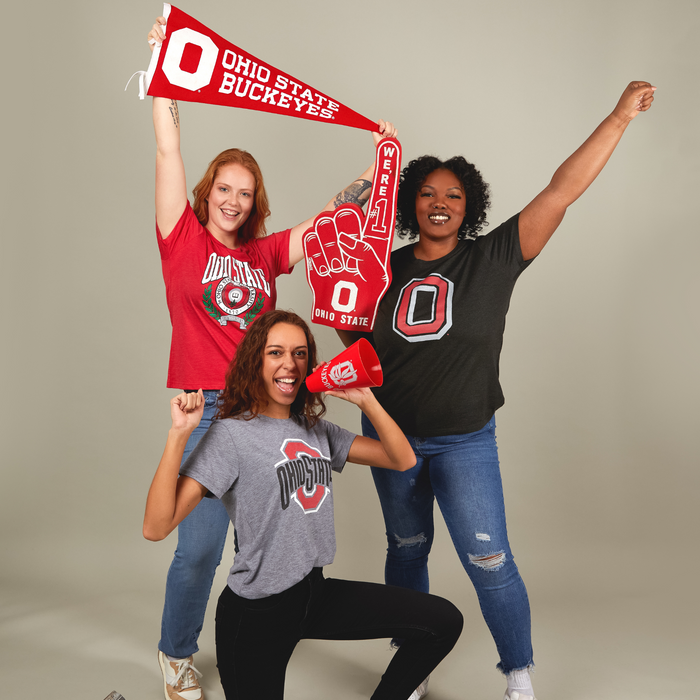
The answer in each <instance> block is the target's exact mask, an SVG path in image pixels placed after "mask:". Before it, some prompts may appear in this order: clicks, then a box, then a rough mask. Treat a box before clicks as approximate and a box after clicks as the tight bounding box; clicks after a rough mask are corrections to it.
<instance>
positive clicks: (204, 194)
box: [192, 148, 270, 243]
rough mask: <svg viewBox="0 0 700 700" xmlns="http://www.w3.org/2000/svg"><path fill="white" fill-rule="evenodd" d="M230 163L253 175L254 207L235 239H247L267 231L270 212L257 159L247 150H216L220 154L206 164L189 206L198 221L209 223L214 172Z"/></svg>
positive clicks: (203, 224)
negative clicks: (205, 169) (207, 165)
mask: <svg viewBox="0 0 700 700" xmlns="http://www.w3.org/2000/svg"><path fill="white" fill-rule="evenodd" d="M233 163H235V164H237V165H242V166H243V167H244V168H246V170H249V171H250V172H251V174H252V175H253V177H254V178H255V196H254V197H253V209H252V210H251V212H250V216H248V218H247V219H246V220H245V222H244V223H243V225H242V226H241V227H240V228H239V229H238V239H239V240H240V242H241V243H246V242H247V241H249V240H251V239H252V238H262V237H263V236H264V235H265V234H266V233H267V229H266V228H265V220H266V219H267V217H268V216H270V203H269V202H268V199H267V192H266V191H265V183H264V182H263V176H262V171H261V170H260V166H259V165H258V162H257V161H256V160H255V158H253V156H251V155H250V153H248V151H241V150H240V149H239V148H229V149H228V150H226V151H222V152H221V153H219V155H218V156H216V158H214V160H213V161H212V162H211V163H209V167H208V168H207V171H206V172H205V173H204V176H203V177H202V179H201V180H200V181H199V182H198V183H197V185H196V186H195V188H194V189H193V190H192V194H193V195H194V204H193V205H192V209H193V211H194V214H195V216H196V217H197V219H198V220H199V223H200V224H202V226H206V225H207V223H209V206H208V202H207V200H208V198H209V193H210V192H211V188H212V186H213V185H214V180H216V176H217V175H218V174H219V170H220V169H221V168H222V167H223V166H225V165H231V164H233Z"/></svg>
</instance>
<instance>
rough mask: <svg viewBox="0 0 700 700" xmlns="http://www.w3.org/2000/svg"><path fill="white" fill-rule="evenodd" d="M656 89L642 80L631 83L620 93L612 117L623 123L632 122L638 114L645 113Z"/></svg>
mask: <svg viewBox="0 0 700 700" xmlns="http://www.w3.org/2000/svg"><path fill="white" fill-rule="evenodd" d="M655 90H656V88H655V87H654V86H653V85H652V84H651V83H647V82H645V81H643V80H637V81H634V82H631V83H630V84H629V85H628V86H627V87H626V88H625V91H624V92H623V93H622V97H620V99H619V101H618V103H617V105H616V107H615V109H614V110H613V115H615V116H616V117H618V118H619V119H621V120H624V121H632V120H633V119H634V118H635V117H636V116H637V115H638V114H639V113H640V112H646V111H647V110H648V109H649V108H650V107H651V103H652V102H653V101H654V91H655Z"/></svg>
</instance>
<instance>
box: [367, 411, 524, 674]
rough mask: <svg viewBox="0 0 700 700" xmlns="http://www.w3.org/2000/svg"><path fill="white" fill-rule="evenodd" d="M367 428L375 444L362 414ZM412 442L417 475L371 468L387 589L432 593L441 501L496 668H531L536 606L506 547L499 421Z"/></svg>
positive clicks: (375, 435)
mask: <svg viewBox="0 0 700 700" xmlns="http://www.w3.org/2000/svg"><path fill="white" fill-rule="evenodd" d="M362 429H363V433H364V435H366V436H368V437H372V438H375V439H376V438H377V434H376V432H375V430H374V428H373V426H372V424H371V423H370V422H369V420H368V419H367V417H366V416H364V415H363V416H362ZM406 437H407V438H408V441H409V442H410V444H411V447H413V450H414V452H415V454H416V459H417V464H416V466H415V467H413V469H409V470H408V471H406V472H395V471H391V470H390V469H376V468H373V469H372V476H373V477H374V483H375V486H376V488H377V493H378V494H379V500H380V501H381V504H382V511H383V513H384V522H385V524H386V531H387V540H388V543H389V546H388V549H387V558H386V569H385V578H386V583H388V584H391V585H394V586H403V587H404V588H411V589H413V590H416V591H423V592H424V593H427V592H428V555H429V554H430V548H431V546H432V544H433V536H434V533H435V530H434V524H433V502H434V500H435V499H437V502H438V506H439V507H440V511H441V512H442V515H443V518H444V519H445V523H446V524H447V529H448V530H449V533H450V537H451V538H452V542H453V543H454V546H455V549H456V550H457V554H458V555H459V558H460V561H461V562H462V565H463V566H464V569H465V571H466V572H467V574H468V575H469V578H470V579H471V581H472V583H473V584H474V588H475V589H476V593H477V596H478V598H479V604H480V606H481V612H482V614H483V616H484V620H485V621H486V624H487V625H488V627H489V630H490V631H491V635H492V636H493V639H494V641H495V643H496V648H497V650H498V654H499V656H500V658H501V661H500V663H499V664H498V667H499V668H500V669H501V670H502V671H503V672H504V673H509V672H510V671H513V670H516V669H523V668H527V667H529V666H531V665H533V660H532V641H531V636H530V604H529V601H528V597H527V591H526V590H525V584H524V583H523V580H522V578H521V577H520V573H519V572H518V567H517V566H516V565H515V562H514V561H513V554H512V552H511V550H510V545H509V543H508V532H507V530H506V516H505V507H504V503H503V487H502V485H501V472H500V468H499V462H498V448H497V446H496V422H495V419H494V418H493V417H492V418H491V420H490V421H489V422H488V423H487V424H486V425H485V426H484V427H483V428H482V429H481V430H477V431H475V432H473V433H465V434H464V435H448V436H443V437H431V438H416V437H411V436H410V435H407V436H406Z"/></svg>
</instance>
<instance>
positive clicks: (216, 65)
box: [146, 3, 378, 131]
mask: <svg viewBox="0 0 700 700" xmlns="http://www.w3.org/2000/svg"><path fill="white" fill-rule="evenodd" d="M163 15H164V16H165V18H166V20H167V26H166V29H165V40H164V41H163V44H162V45H161V46H160V47H156V48H155V50H154V51H153V56H152V57H151V64H150V65H149V67H148V73H147V75H146V82H147V85H148V94H149V95H151V96H153V97H167V98H169V99H173V100H184V101H185V102H204V103H206V104H214V105H224V106H228V107H240V108H243V109H255V110H259V111H262V112H272V113H274V114H284V115H286V116H289V117H299V118H301V119H311V120H313V121H319V122H328V123H331V124H342V125H344V126H352V127H355V128H357V129H367V130H368V131H377V130H378V129H377V124H376V123H375V122H373V121H371V120H370V119H367V118H366V117H363V116H362V115H361V114H358V113H357V112H354V111H353V110H351V109H350V108H349V107H346V106H345V105H343V104H341V103H340V102H338V101H337V100H334V99H332V98H330V97H329V96H328V95H326V94H324V93H322V92H320V91H319V90H316V89H315V88H312V87H311V86H310V85H307V84H306V83H303V82H302V81H301V80H297V79H296V78H293V77H292V76H291V75H289V74H288V73H285V72H283V71H281V70H279V69H277V68H274V67H273V66H271V65H270V64H269V63H265V62H264V61H261V60H260V59H258V58H256V57H255V56H253V55H252V54H249V53H248V52H246V51H243V49H240V48H238V46H234V44H231V43H230V42H228V41H226V40H225V39H224V38H222V37H220V36H219V35H218V34H215V33H214V32H213V31H211V29H208V28H207V27H205V26H204V25H203V24H202V23H201V22H198V21H197V20H196V19H194V17H190V16H189V15H187V14H185V13H184V12H182V11H181V10H178V9H177V7H174V6H173V5H169V4H167V3H166V4H165V5H164V9H163Z"/></svg>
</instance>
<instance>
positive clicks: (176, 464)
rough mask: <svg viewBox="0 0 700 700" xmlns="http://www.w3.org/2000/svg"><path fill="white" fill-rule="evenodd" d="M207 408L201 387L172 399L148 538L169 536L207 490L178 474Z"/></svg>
mask: <svg viewBox="0 0 700 700" xmlns="http://www.w3.org/2000/svg"><path fill="white" fill-rule="evenodd" d="M203 411H204V397H203V396H202V391H201V389H200V390H199V391H198V392H197V393H196V394H193V393H191V394H185V393H182V394H179V395H178V396H176V397H175V398H173V399H172V400H171V401H170V415H171V417H172V421H173V424H172V427H171V428H170V431H169V432H168V440H167V442H166V443H165V450H164V451H163V456H162V457H161V460H160V464H159V465H158V469H157V470H156V473H155V476H154V477H153V481H152V483H151V488H150V489H149V491H148V498H147V499H146V514H145V515H144V518H143V536H144V537H145V538H146V539H147V540H153V541H157V540H162V539H164V538H165V537H167V536H168V535H169V534H170V533H171V532H172V531H173V530H174V529H175V528H176V527H177V526H178V525H179V524H180V523H181V522H182V521H183V520H184V519H185V518H186V517H187V516H188V515H189V514H190V513H191V512H192V510H193V509H194V507H195V506H196V505H197V504H198V503H199V502H200V501H201V500H202V498H204V496H205V494H206V492H207V490H206V489H205V488H204V486H202V485H201V484H200V483H198V482H197V481H195V480H194V479H191V478H190V477H188V476H179V473H180V463H181V461H182V455H183V453H184V451H185V445H186V444H187V440H188V438H189V437H190V435H191V434H192V431H193V430H194V429H195V428H196V427H197V426H198V425H199V421H200V420H201V418H202V413H203Z"/></svg>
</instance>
